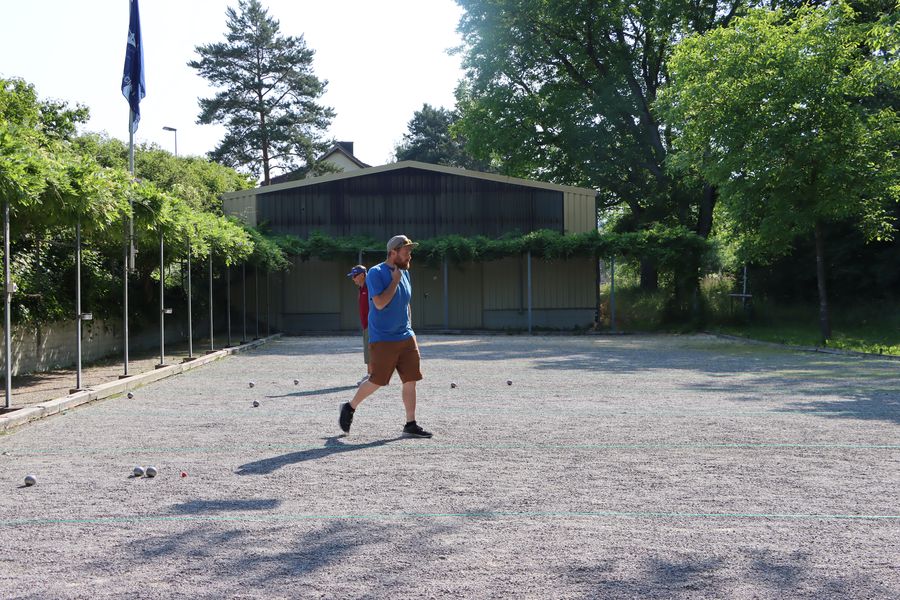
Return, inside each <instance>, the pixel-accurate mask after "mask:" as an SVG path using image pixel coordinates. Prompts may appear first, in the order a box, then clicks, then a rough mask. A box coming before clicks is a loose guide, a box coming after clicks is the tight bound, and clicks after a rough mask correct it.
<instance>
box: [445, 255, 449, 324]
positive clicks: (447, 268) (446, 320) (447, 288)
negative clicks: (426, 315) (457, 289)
mask: <svg viewBox="0 0 900 600" xmlns="http://www.w3.org/2000/svg"><path fill="white" fill-rule="evenodd" d="M449 281H450V276H449V267H448V265H447V257H446V256H445V257H444V329H445V330H446V329H450V287H449V285H448V283H449Z"/></svg>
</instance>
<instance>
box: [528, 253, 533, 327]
mask: <svg viewBox="0 0 900 600" xmlns="http://www.w3.org/2000/svg"><path fill="white" fill-rule="evenodd" d="M532 323H533V322H532V315H531V250H529V251H528V333H531V326H532Z"/></svg>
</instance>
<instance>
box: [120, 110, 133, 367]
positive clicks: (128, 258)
mask: <svg viewBox="0 0 900 600" xmlns="http://www.w3.org/2000/svg"><path fill="white" fill-rule="evenodd" d="M132 123H134V111H132V110H131V109H130V108H129V109H128V170H129V171H130V172H131V179H132V181H133V180H134V131H132V127H131V124H132ZM128 204H129V206H130V207H131V214H129V215H128V223H127V229H126V232H125V268H124V277H123V282H124V285H123V286H122V287H123V292H124V298H123V300H124V302H123V304H122V309H123V315H124V317H123V319H122V322H123V329H124V334H125V372H124V374H123V375H122V377H129V374H128V269H129V268H133V267H134V265H133V264H132V260H133V259H132V254H131V247H132V245H133V244H134V217H133V215H134V200H133V199H132V196H131V194H129V195H128Z"/></svg>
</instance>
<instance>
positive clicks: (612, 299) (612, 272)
mask: <svg viewBox="0 0 900 600" xmlns="http://www.w3.org/2000/svg"><path fill="white" fill-rule="evenodd" d="M609 329H610V331H612V332H613V333H615V332H616V257H615V256H613V257H612V258H610V259H609Z"/></svg>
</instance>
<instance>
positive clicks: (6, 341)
mask: <svg viewBox="0 0 900 600" xmlns="http://www.w3.org/2000/svg"><path fill="white" fill-rule="evenodd" d="M9 277H10V276H9V200H6V201H5V202H3V287H4V289H3V363H4V368H5V369H6V403H5V404H6V408H10V407H11V406H12V339H11V336H12V334H11V332H10V327H11V324H12V316H11V314H10V310H11V306H10V304H11V303H12V294H13V284H12V282H11V281H10V279H9Z"/></svg>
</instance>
